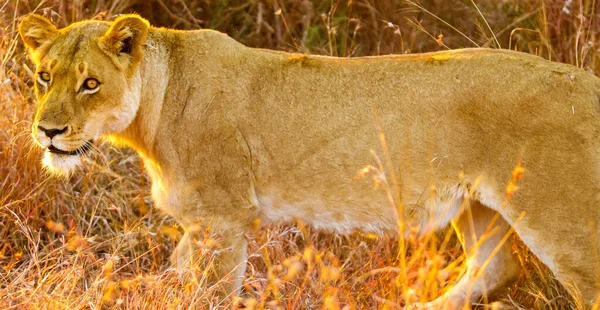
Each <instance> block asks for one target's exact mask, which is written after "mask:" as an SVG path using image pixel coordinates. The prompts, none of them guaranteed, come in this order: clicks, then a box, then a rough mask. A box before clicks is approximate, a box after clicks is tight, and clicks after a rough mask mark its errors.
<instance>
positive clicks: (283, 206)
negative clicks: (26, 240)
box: [255, 190, 397, 235]
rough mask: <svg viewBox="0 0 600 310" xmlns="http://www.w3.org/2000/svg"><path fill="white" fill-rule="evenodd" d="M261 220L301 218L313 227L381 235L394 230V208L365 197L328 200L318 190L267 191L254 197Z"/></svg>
mask: <svg viewBox="0 0 600 310" xmlns="http://www.w3.org/2000/svg"><path fill="white" fill-rule="evenodd" d="M255 203H256V204H257V205H258V207H259V218H260V220H261V223H265V224H269V223H282V222H293V221H301V222H302V223H303V224H307V225H310V226H312V227H314V228H316V229H322V230H328V231H335V232H338V233H343V234H348V233H352V232H354V231H361V232H365V233H375V234H379V235H383V234H384V233H385V232H392V231H395V229H396V226H397V222H396V216H395V214H394V212H393V209H392V208H391V207H389V206H387V205H386V204H385V203H384V204H377V203H374V202H371V203H367V202H365V201H364V200H363V201H360V200H352V199H327V198H325V197H324V195H320V193H318V192H315V193H302V192H297V191H296V192H294V191H289V192H286V193H285V194H281V192H278V191H272V190H271V191H268V192H267V193H261V194H259V195H257V196H256V201H255Z"/></svg>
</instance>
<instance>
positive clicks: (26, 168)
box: [0, 0, 600, 309]
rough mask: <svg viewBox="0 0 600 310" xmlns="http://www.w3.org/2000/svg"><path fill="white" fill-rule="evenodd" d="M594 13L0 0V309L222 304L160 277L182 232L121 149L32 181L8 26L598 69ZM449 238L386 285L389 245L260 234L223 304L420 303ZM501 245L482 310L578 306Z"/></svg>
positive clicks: (305, 232)
mask: <svg viewBox="0 0 600 310" xmlns="http://www.w3.org/2000/svg"><path fill="white" fill-rule="evenodd" d="M475 4H476V6H475ZM599 8H600V7H599V6H598V5H597V3H596V1H594V0H477V1H474V2H472V1H470V0H429V1H428V0H421V1H420V4H418V3H416V2H410V1H400V0H397V1H391V0H390V1H372V0H351V1H348V2H346V1H336V0H328V1H324V0H317V1H306V0H252V1H228V0H223V1H208V0H185V1H183V0H156V1H141V0H123V1H110V0H98V1H95V0H85V1H73V2H71V1H64V0H52V1H17V0H1V1H0V9H1V11H0V37H1V39H2V41H1V44H0V59H1V64H0V238H1V239H0V267H1V268H0V308H3V309H37V308H40V309H88V308H90V309H108V308H128V309H142V308H154V309H187V308H193V309H196V308H199V309H207V308H211V307H215V306H223V307H233V301H232V300H225V301H217V300H215V298H214V297H213V296H214V294H213V291H212V290H211V288H210V287H208V286H207V284H206V283H204V282H203V273H202V270H201V269H202V268H197V269H195V270H194V273H193V274H192V275H191V276H188V278H187V280H186V281H180V277H178V275H177V273H176V272H175V271H173V270H172V269H170V266H169V262H168V256H169V254H170V252H171V251H172V249H173V246H174V245H175V244H176V242H177V239H178V237H179V236H180V235H181V231H180V229H179V228H178V227H177V226H176V225H175V223H174V222H173V220H171V219H169V218H167V217H166V216H164V215H162V214H161V212H160V211H159V210H156V209H153V208H152V202H151V199H150V197H149V186H148V183H149V180H148V179H147V177H146V176H145V175H144V173H143V167H142V165H141V163H140V161H139V160H138V158H137V156H136V155H135V154H133V153H132V152H131V151H129V150H120V149H114V148H112V147H110V146H108V145H100V146H99V148H100V149H101V151H100V152H96V153H95V155H94V156H93V158H91V159H90V160H89V161H88V163H87V164H86V165H85V167H84V168H83V169H82V170H81V171H80V172H79V173H78V174H76V175H75V176H74V177H72V178H71V179H69V180H60V179H56V178H51V177H48V176H47V175H46V174H45V173H44V171H42V169H41V167H40V164H39V161H40V158H41V155H42V154H41V151H40V150H39V149H38V148H36V147H34V146H33V144H32V142H31V139H30V137H29V127H30V125H31V119H32V114H33V112H34V111H35V104H36V103H35V100H34V99H33V97H32V89H31V87H32V83H31V79H32V71H33V67H32V65H31V63H30V62H29V61H28V59H27V57H26V54H25V52H24V50H23V47H22V45H21V43H20V42H19V40H18V38H17V34H16V32H15V29H16V25H17V23H18V20H19V17H20V16H22V15H24V14H27V13H29V12H32V11H37V12H39V13H42V14H44V15H46V16H47V17H50V18H52V20H53V21H54V22H55V23H56V24H58V25H60V26H65V25H67V24H69V23H71V22H74V21H77V20H81V19H85V18H90V17H93V16H95V15H96V14H98V13H100V12H103V11H105V12H106V16H107V18H111V17H112V16H113V15H115V14H120V13H127V12H134V11H135V12H138V13H140V14H141V15H143V16H144V17H146V18H148V19H149V20H150V21H151V23H152V24H154V25H156V26H167V27H174V28H181V29H195V28H214V29H218V30H221V31H224V32H227V33H229V35H230V36H232V37H234V38H235V39H237V40H239V41H241V42H243V43H244V44H246V45H249V46H255V47H265V48H272V49H281V50H289V51H301V52H310V53H316V54H328V55H336V56H361V55H378V54H389V53H415V52H423V51H435V50H441V49H446V48H460V47H474V46H488V47H500V48H512V49H517V50H520V51H524V52H528V53H533V54H538V55H541V56H543V57H546V58H550V59H552V60H554V61H560V62H566V63H570V64H574V65H577V66H580V67H583V68H585V69H587V70H589V71H591V72H594V73H596V74H598V73H600V61H599V60H600V57H599V55H600V54H599V53H598V52H599V51H598V47H599V46H598V44H599V43H600V41H599V38H598V32H599V30H600V22H599V20H598V17H599V16H598V11H599ZM525 177H526V176H525ZM455 239H456V238H455V237H454V236H453V233H452V231H449V232H447V233H442V234H439V235H435V236H428V237H427V238H426V239H425V241H426V242H424V240H422V239H421V240H418V239H417V238H415V237H411V238H409V239H407V245H408V248H409V251H408V256H407V257H408V258H407V259H408V265H407V271H406V273H403V274H402V275H399V272H398V271H399V270H400V269H399V267H398V266H399V261H398V259H397V258H398V255H397V254H398V246H397V244H398V243H397V242H395V241H394V240H386V239H383V240H382V239H376V238H372V236H363V235H358V234H357V235H353V236H337V235H333V234H326V233H321V232H315V231H312V230H311V229H310V228H309V227H307V228H305V227H303V226H302V225H301V224H297V225H292V226H290V225H288V226H281V227H269V228H268V229H267V228H265V229H263V230H262V231H261V232H260V233H258V234H257V235H256V236H255V237H254V238H252V239H251V242H250V253H251V255H250V259H249V268H248V270H247V281H246V288H247V291H248V292H249V293H248V296H246V297H244V300H242V301H236V303H239V304H244V305H245V306H246V307H247V308H271V309H282V308H284V309H298V308H307V309H313V308H321V307H323V308H328V309H341V308H346V309H363V308H367V309H372V308H386V309H387V308H398V307H400V305H401V304H402V303H403V298H404V297H410V298H417V297H415V296H418V298H422V299H424V300H427V299H431V298H434V297H436V296H438V295H439V294H441V293H443V292H444V291H445V290H446V289H447V288H448V286H449V285H452V283H453V282H454V281H456V279H457V277H458V276H460V272H461V271H462V270H463V269H462V264H463V262H464V258H463V255H462V251H461V249H460V246H459V245H458V244H457V242H456V241H455ZM512 239H513V241H514V246H513V248H514V251H515V253H516V254H517V255H518V257H519V258H520V261H521V264H522V265H523V271H522V273H521V276H520V279H519V281H518V283H517V284H516V285H514V286H512V287H510V288H508V290H507V291H506V292H504V293H503V294H502V295H501V296H499V300H500V302H501V304H500V303H496V304H492V305H491V306H490V305H487V306H484V307H509V308H517V307H523V308H536V309H537V308H539V309H571V308H576V307H577V305H578V303H577V299H576V298H573V297H571V296H569V294H568V292H567V290H565V289H564V288H562V287H561V286H560V285H559V284H558V282H556V281H555V280H554V279H553V278H552V276H551V274H550V272H549V271H548V270H547V268H546V267H544V266H543V264H541V263H540V262H539V261H538V260H537V259H536V258H535V257H533V256H532V255H531V254H530V253H529V252H528V250H527V249H526V248H524V246H523V245H522V244H521V243H520V242H519V241H518V240H516V238H515V237H513V238H512ZM208 243H209V242H206V247H205V248H204V249H203V253H209V252H210V251H209V244H208ZM452 261H456V262H455V263H450V264H449V262H452ZM400 279H401V280H402V281H400ZM400 282H406V283H408V284H409V285H410V289H407V287H405V286H403V285H401V284H402V283H400ZM411 294H412V295H411Z"/></svg>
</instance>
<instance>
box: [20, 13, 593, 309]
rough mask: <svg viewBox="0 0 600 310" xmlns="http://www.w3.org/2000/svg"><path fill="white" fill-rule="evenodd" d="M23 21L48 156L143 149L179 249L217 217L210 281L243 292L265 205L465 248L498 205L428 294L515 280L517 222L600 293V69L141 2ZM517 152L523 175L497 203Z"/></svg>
mask: <svg viewBox="0 0 600 310" xmlns="http://www.w3.org/2000/svg"><path fill="white" fill-rule="evenodd" d="M19 32H20V35H21V37H22V39H23V41H24V42H25V44H26V45H27V47H28V48H29V50H30V53H31V58H32V59H33V61H34V62H35V64H36V65H37V71H36V77H35V78H36V81H35V85H36V87H35V88H36V94H37V98H38V101H39V107H38V110H37V113H36V115H35V119H34V122H33V128H32V131H33V137H34V138H35V140H36V141H37V143H38V144H39V145H40V146H41V147H43V148H45V149H46V152H45V155H44V159H43V163H44V165H45V166H46V167H48V169H49V170H50V171H52V172H55V173H57V174H69V173H71V171H73V169H74V168H75V167H76V166H77V165H78V164H79V162H80V158H81V156H84V153H85V151H86V149H87V148H89V146H90V143H91V141H92V140H95V139H97V138H100V137H108V138H109V140H111V141H115V142H117V143H122V144H125V145H128V146H130V147H132V148H134V149H135V150H136V151H137V152H138V153H139V154H140V156H141V157H142V159H143V161H144V163H145V166H146V167H147V170H148V173H149V174H150V176H151V177H152V180H153V185H152V196H153V198H154V200H155V202H156V205H157V206H159V207H160V208H161V209H163V210H164V211H165V212H167V213H168V214H169V215H171V216H173V217H174V218H175V219H176V220H177V221H178V222H179V223H180V224H181V225H182V226H183V227H184V228H185V229H186V231H187V233H186V234H185V236H184V237H183V239H182V240H181V242H180V244H179V245H178V246H177V249H176V251H175V253H174V254H173V259H174V262H179V263H183V262H184V261H185V260H186V257H188V256H189V255H190V253H192V251H193V249H194V246H195V242H193V239H194V236H193V232H194V231H197V230H195V229H194V228H197V227H209V226H210V227H211V229H212V231H214V232H221V233H222V235H223V238H222V239H221V240H220V246H221V248H222V250H221V252H220V254H219V255H218V262H219V264H218V266H217V268H216V269H217V270H216V272H215V278H217V279H218V278H220V277H223V276H225V275H226V274H227V273H229V272H231V271H232V270H235V275H236V276H235V279H234V281H233V289H237V288H239V287H240V284H241V279H242V277H243V275H244V270H245V260H246V240H245V237H244V235H245V233H246V232H248V231H249V230H250V227H251V226H252V225H253V223H254V222H255V220H256V219H260V221H261V223H269V222H274V221H289V220H293V219H300V220H301V221H303V222H305V223H309V224H311V225H313V226H314V227H316V228H323V229H329V230H334V231H336V232H339V233H349V232H352V231H355V230H360V231H365V232H372V233H377V234H384V233H390V234H394V233H397V232H398V219H399V218H406V219H408V218H412V219H415V220H417V221H418V223H420V226H419V227H420V229H421V230H422V231H429V230H430V229H436V228H441V227H444V226H446V225H447V224H448V223H449V222H450V221H451V220H456V221H455V223H456V227H457V228H458V230H459V232H460V233H461V235H463V236H464V239H465V242H466V244H467V246H468V247H472V246H474V245H475V244H476V243H477V240H475V239H477V236H482V235H483V234H484V233H485V232H486V228H487V226H488V224H489V223H490V220H491V219H492V218H493V217H494V215H495V214H497V212H498V213H500V215H501V217H500V218H499V219H498V220H497V221H496V224H495V226H496V231H495V234H493V235H492V236H490V237H487V238H485V239H483V241H482V243H481V244H479V247H478V250H477V251H474V252H473V253H472V254H471V256H470V257H469V263H468V264H467V265H468V267H467V268H468V270H467V271H466V273H465V275H464V276H463V278H462V279H461V280H460V281H459V282H458V283H457V284H456V285H455V286H454V287H453V288H452V289H451V290H450V291H449V292H447V293H446V294H445V295H443V296H442V297H440V298H439V299H437V300H435V301H433V302H431V303H429V304H427V305H422V306H428V307H438V306H442V305H444V304H447V303H451V302H452V303H454V304H460V303H463V302H469V301H474V300H477V299H478V298H480V297H481V296H482V295H483V294H487V293H489V292H491V291H493V290H494V289H496V288H499V287H502V286H505V285H506V283H508V281H510V280H511V279H513V278H514V277H515V276H516V275H517V274H518V270H519V268H518V264H517V262H516V261H515V258H513V256H512V254H511V250H510V246H509V245H508V244H507V243H504V244H501V246H499V244H500V241H501V239H502V237H503V236H504V235H505V234H506V233H507V232H508V231H509V228H510V226H511V225H512V226H513V227H514V229H515V231H516V232H517V233H518V235H519V236H520V237H521V239H522V240H523V241H524V242H525V244H527V245H528V246H529V248H530V249H531V250H532V251H533V253H535V255H537V256H538V257H539V258H540V259H541V260H542V261H543V262H544V263H545V264H546V265H548V267H550V269H551V270H552V271H553V272H554V274H555V275H556V276H557V277H558V279H560V280H561V281H563V283H565V284H569V285H575V286H576V287H577V288H578V289H579V290H580V291H581V293H582V295H583V297H584V300H585V302H586V303H588V304H592V303H594V302H595V299H596V296H597V293H598V281H597V280H598V278H599V276H598V275H599V269H598V268H597V267H599V261H598V258H599V255H600V253H599V251H598V248H599V245H600V244H599V243H598V240H599V238H600V236H598V232H599V228H598V226H599V223H598V219H599V218H600V102H599V97H600V79H599V78H597V77H595V76H594V75H592V74H590V73H587V72H585V71H584V70H581V69H578V68H575V67H573V66H569V65H564V64H559V63H554V62H550V61H547V60H544V59H542V58H540V57H536V56H532V55H528V54H524V53H518V52H512V51H506V50H489V49H465V50H455V51H447V52H439V53H430V54H417V55H402V56H379V57H360V58H348V59H347V58H334V57H323V56H307V55H299V54H291V53H284V52H275V51H269V50H262V49H255V48H248V47H245V46H243V45H242V44H240V43H238V42H236V41H234V40H233V39H231V38H229V37H228V36H227V35H225V34H222V33H219V32H216V31H211V30H200V31H177V30H169V29H161V28H152V27H150V26H149V24H148V22H147V21H146V20H144V19H142V18H141V17H139V16H137V15H125V16H121V17H119V18H117V19H116V20H115V21H114V22H103V21H83V22H79V23H75V24H72V25H70V26H69V27H66V28H63V29H57V28H56V27H55V26H53V25H52V23H51V22H49V21H48V20H47V19H45V18H43V17H41V16H39V15H33V14H32V15H29V16H27V17H25V18H24V19H23V20H22V22H21V24H20V27H19ZM383 136H385V145H386V147H385V148H384V147H382V144H383V143H381V142H382V141H383V138H382V137H383ZM371 150H374V152H375V153H376V155H377V156H373V153H372V152H371ZM386 154H387V155H386ZM519 158H520V162H521V165H522V166H523V167H525V169H527V172H526V174H525V177H524V178H523V180H522V181H521V182H520V184H519V187H520V189H519V191H518V192H516V194H515V195H514V197H512V198H511V199H510V201H509V202H508V204H503V201H504V200H505V198H506V185H507V183H508V182H509V181H510V180H511V172H512V171H513V168H514V167H515V164H516V163H517V161H518V160H519ZM379 160H381V161H382V162H383V165H384V166H385V165H388V166H390V167H389V169H386V171H375V172H379V174H378V175H377V177H378V178H379V179H380V180H382V182H388V183H389V184H392V183H397V184H399V185H398V186H397V187H395V186H392V185H390V186H389V188H390V189H391V193H390V192H386V191H381V190H379V191H376V190H373V187H372V184H371V181H370V180H369V179H368V178H367V179H363V180H355V179H354V177H355V176H356V175H357V171H359V170H360V169H361V168H363V167H365V166H367V165H369V164H372V163H374V162H377V161H379ZM373 165H374V166H376V165H377V164H376V163H375V164H373ZM375 170H378V169H375ZM393 173H395V174H396V180H397V181H396V182H392V181H391V177H392V174H393ZM398 188H399V190H398ZM395 190H396V191H397V192H394V191H395ZM390 197H392V199H393V197H401V202H402V203H403V205H404V206H405V208H404V209H405V210H406V214H402V217H399V215H398V214H397V213H396V211H395V209H394V208H393V207H390ZM467 198H470V199H469V200H468V201H466V199H467ZM464 205H466V206H467V208H468V210H469V212H468V214H469V216H461V215H463V214H462V211H463V210H464V209H465V208H464ZM464 214H465V215H466V214H467V213H466V212H465V213H464ZM470 219H472V221H471V220H470ZM497 246H498V247H497ZM492 256H493V258H491V259H490V260H489V262H488V263H485V260H486V259H488V257H492ZM484 266H485V267H486V268H485V269H484V270H483V271H481V270H480V268H481V267H484ZM478 272H481V273H480V274H479V275H477V273H478ZM467 291H469V292H470V293H469V294H467V293H466V292H467ZM467 298H468V300H465V299H467Z"/></svg>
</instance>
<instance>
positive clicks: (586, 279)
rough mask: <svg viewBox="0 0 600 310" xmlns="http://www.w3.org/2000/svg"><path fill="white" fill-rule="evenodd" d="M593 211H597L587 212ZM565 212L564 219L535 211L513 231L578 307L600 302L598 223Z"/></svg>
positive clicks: (599, 236)
mask: <svg viewBox="0 0 600 310" xmlns="http://www.w3.org/2000/svg"><path fill="white" fill-rule="evenodd" d="M590 205H593V203H590ZM549 209H550V208H549ZM598 209H600V206H599V208H598ZM567 212H568V211H567ZM593 212H598V211H597V210H593V211H592V212H590V214H592V215H593ZM564 214H565V215H563V216H564V220H559V219H555V220H551V219H550V220H549V219H548V218H546V217H545V215H544V214H536V215H535V217H529V218H527V220H523V221H521V222H520V223H517V225H515V230H516V232H517V234H519V236H520V237H521V239H522V240H523V242H524V243H525V244H526V245H527V246H528V247H529V249H531V251H532V252H533V253H534V254H535V255H536V256H537V257H538V258H539V259H540V260H541V261H542V262H543V263H544V264H546V266H548V267H549V268H550V270H552V272H553V274H554V275H555V276H556V278H557V279H558V280H559V281H560V282H561V283H562V284H563V285H564V286H565V288H567V290H568V291H569V292H570V293H572V294H574V297H576V299H577V300H578V301H581V302H583V303H584V304H585V305H581V306H588V307H589V306H592V305H594V304H595V303H598V302H600V301H599V297H600V253H599V252H598V251H599V249H600V244H598V240H600V239H599V238H600V235H599V231H598V225H599V224H600V223H594V222H593V221H592V218H591V216H590V217H589V218H586V217H576V216H568V215H566V213H564Z"/></svg>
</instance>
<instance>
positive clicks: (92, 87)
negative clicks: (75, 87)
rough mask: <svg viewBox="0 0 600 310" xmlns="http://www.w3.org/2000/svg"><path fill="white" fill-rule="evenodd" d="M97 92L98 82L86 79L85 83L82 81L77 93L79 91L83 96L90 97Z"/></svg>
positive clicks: (93, 79) (98, 88)
mask: <svg viewBox="0 0 600 310" xmlns="http://www.w3.org/2000/svg"><path fill="white" fill-rule="evenodd" d="M98 90H100V82H98V80H96V79H95V78H87V79H85V81H83V84H82V85H81V89H80V90H79V91H81V92H82V93H83V94H88V95H91V94H95V93H96V92H98Z"/></svg>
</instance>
